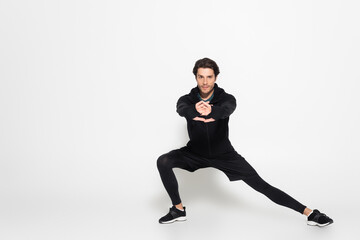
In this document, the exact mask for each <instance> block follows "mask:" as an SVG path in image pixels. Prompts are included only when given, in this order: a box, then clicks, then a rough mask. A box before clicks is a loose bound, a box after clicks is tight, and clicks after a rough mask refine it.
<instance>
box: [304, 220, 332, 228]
mask: <svg viewBox="0 0 360 240" xmlns="http://www.w3.org/2000/svg"><path fill="white" fill-rule="evenodd" d="M329 224H331V222H328V223H323V224H321V223H317V222H314V221H307V225H309V226H319V227H325V226H327V225H329Z"/></svg>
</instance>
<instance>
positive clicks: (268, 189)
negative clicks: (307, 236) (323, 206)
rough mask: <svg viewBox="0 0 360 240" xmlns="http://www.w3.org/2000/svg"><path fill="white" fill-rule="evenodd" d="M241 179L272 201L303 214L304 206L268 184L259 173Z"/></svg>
mask: <svg viewBox="0 0 360 240" xmlns="http://www.w3.org/2000/svg"><path fill="white" fill-rule="evenodd" d="M243 181H244V182H245V183H246V184H248V185H249V186H250V187H252V188H253V189H255V190H256V191H258V192H260V193H262V194H264V195H265V196H267V197H268V198H269V199H270V200H272V201H273V202H275V203H277V204H279V205H282V206H285V207H288V208H291V209H293V210H295V211H297V212H299V213H301V214H304V211H305V209H306V206H304V205H302V204H301V203H299V202H298V201H297V200H295V199H294V198H292V197H291V196H289V195H288V194H286V193H285V192H283V191H281V190H280V189H277V188H275V187H273V186H271V185H270V184H268V183H267V182H265V181H264V180H263V179H262V178H261V177H260V176H259V175H256V176H253V177H249V178H246V179H244V180H243ZM310 211H311V210H310Z"/></svg>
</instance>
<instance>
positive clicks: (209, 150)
mask: <svg viewBox="0 0 360 240" xmlns="http://www.w3.org/2000/svg"><path fill="white" fill-rule="evenodd" d="M193 73H194V75H195V79H196V81H197V87H195V88H193V89H192V90H191V92H190V93H189V94H187V95H184V96H182V97H180V99H179V100H178V102H177V112H178V113H179V115H180V116H182V117H185V118H186V121H187V129H188V134H189V138H190V140H189V142H188V143H187V145H186V146H185V147H182V148H180V149H176V150H173V151H170V152H169V153H166V154H164V155H162V156H160V157H159V158H158V160H157V167H158V170H159V173H160V177H161V180H162V182H163V184H164V187H165V189H166V191H167V192H168V194H169V196H170V198H171V201H172V204H173V206H172V207H171V208H170V211H169V213H168V214H166V215H165V216H164V217H162V218H160V219H159V222H160V223H172V222H175V221H185V220H186V208H185V207H184V206H183V204H182V201H181V199H180V196H179V190H178V183H177V180H176V177H175V175H174V172H173V170H172V169H173V168H181V169H185V170H187V171H190V172H193V171H195V170H197V169H200V168H206V167H214V168H216V169H219V170H221V171H223V172H224V173H225V174H226V175H227V177H228V178H229V180H230V181H236V180H243V181H244V182H245V183H246V184H248V185H249V186H250V187H252V188H253V189H255V190H256V191H258V192H260V193H262V194H264V195H266V196H267V197H268V198H269V199H271V200H272V201H273V202H275V203H277V204H279V205H282V206H285V207H288V208H291V209H293V210H295V211H297V212H299V213H301V214H304V215H306V216H307V224H308V225H313V226H316V225H317V226H326V225H329V224H331V223H333V220H332V219H331V218H329V217H328V216H326V215H325V214H323V213H321V212H320V211H318V210H316V209H315V210H311V209H309V208H307V207H306V206H304V205H302V204H301V203H299V202H298V201H296V200H295V199H294V198H292V197H290V196H289V195H287V194H286V193H284V192H283V191H281V190H279V189H277V188H275V187H273V186H271V185H269V184H268V183H267V182H265V181H264V180H263V179H262V178H261V177H260V176H259V175H258V173H257V172H256V171H255V169H254V168H253V167H252V166H251V165H250V164H249V163H248V162H247V161H246V160H245V159H244V158H243V157H242V156H241V155H240V154H238V153H237V152H236V151H235V149H234V148H233V146H232V145H231V143H230V141H229V138H228V132H229V127H228V122H229V116H230V115H231V114H232V113H233V112H234V110H235V108H236V100H235V98H234V97H233V96H232V95H230V94H228V93H226V92H225V91H224V90H223V89H222V88H220V87H218V85H217V84H216V83H215V82H216V80H217V76H218V74H219V73H220V71H219V67H218V66H217V64H216V63H215V62H214V61H213V60H211V59H209V58H204V59H200V60H198V61H197V62H196V63H195V66H194V69H193Z"/></svg>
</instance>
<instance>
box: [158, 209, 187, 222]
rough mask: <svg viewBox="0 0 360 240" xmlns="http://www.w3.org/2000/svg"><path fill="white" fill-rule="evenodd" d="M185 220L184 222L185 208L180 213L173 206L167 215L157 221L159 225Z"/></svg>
mask: <svg viewBox="0 0 360 240" xmlns="http://www.w3.org/2000/svg"><path fill="white" fill-rule="evenodd" d="M185 220H186V211H185V207H184V210H183V211H181V210H180V209H177V208H176V207H175V206H172V207H171V208H170V211H169V213H168V214H166V215H165V216H163V217H162V218H160V219H159V223H173V222H175V221H185Z"/></svg>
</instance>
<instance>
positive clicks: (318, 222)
mask: <svg viewBox="0 0 360 240" xmlns="http://www.w3.org/2000/svg"><path fill="white" fill-rule="evenodd" d="M333 222H334V221H333V220H332V219H331V218H329V217H328V216H326V215H325V214H324V213H321V212H320V211H319V210H317V209H315V210H314V211H313V212H312V213H311V214H310V216H308V219H307V224H308V225H311V226H319V227H324V226H326V225H329V224H332V223H333Z"/></svg>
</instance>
